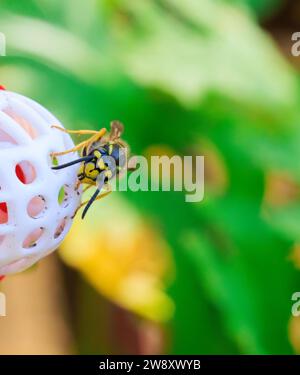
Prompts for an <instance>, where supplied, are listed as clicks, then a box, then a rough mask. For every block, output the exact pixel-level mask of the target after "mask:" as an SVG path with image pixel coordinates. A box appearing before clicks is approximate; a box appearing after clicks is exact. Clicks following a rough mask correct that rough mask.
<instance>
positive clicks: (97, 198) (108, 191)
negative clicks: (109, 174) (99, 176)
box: [72, 185, 112, 219]
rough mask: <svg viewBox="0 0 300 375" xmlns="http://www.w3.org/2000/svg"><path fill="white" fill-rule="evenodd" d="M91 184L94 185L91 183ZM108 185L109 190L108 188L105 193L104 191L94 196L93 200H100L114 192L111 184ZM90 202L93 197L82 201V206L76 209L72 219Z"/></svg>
mask: <svg viewBox="0 0 300 375" xmlns="http://www.w3.org/2000/svg"><path fill="white" fill-rule="evenodd" d="M90 186H93V185H90ZM107 187H109V190H107V191H106V192H105V193H103V194H100V195H99V196H98V197H96V198H94V199H93V200H92V202H95V201H98V200H100V199H102V198H104V197H106V196H107V195H109V194H110V193H111V192H112V190H111V187H110V185H107ZM96 191H97V190H96ZM95 193H96V192H95ZM98 194H99V192H98ZM89 202H91V199H88V200H86V201H84V202H82V203H81V204H80V206H79V207H78V208H77V209H76V211H75V213H74V215H73V217H72V219H73V218H74V217H75V216H76V214H77V212H78V211H79V210H80V209H81V208H82V207H84V206H86V205H87V204H88V203H89Z"/></svg>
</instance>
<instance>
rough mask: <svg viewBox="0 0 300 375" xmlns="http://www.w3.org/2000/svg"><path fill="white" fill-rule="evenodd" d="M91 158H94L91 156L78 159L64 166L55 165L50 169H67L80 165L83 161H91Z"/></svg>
mask: <svg viewBox="0 0 300 375" xmlns="http://www.w3.org/2000/svg"><path fill="white" fill-rule="evenodd" d="M93 157H94V156H92V155H89V156H85V157H83V158H79V159H76V160H73V161H70V162H69V163H66V164H61V165H57V166H55V167H52V168H51V169H54V170H56V171H57V170H59V169H63V168H67V167H70V166H71V165H74V164H77V163H81V162H83V161H91V160H92V159H93Z"/></svg>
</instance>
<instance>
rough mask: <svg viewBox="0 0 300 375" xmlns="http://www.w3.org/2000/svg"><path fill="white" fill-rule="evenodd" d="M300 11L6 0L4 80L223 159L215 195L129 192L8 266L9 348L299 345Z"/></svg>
mask: <svg viewBox="0 0 300 375" xmlns="http://www.w3.org/2000/svg"><path fill="white" fill-rule="evenodd" d="M299 21H300V4H298V2H296V1H283V0H185V1H180V0H136V1H130V0H111V1H109V0H85V1H82V0H1V3H0V31H1V32H3V33H5V35H6V38H7V57H1V60H0V82H1V84H4V85H6V86H7V88H8V89H9V90H11V91H16V92H19V93H21V94H23V95H27V96H29V97H31V98H33V99H35V100H37V101H38V102H40V103H41V104H43V105H44V106H45V107H46V108H48V109H49V110H50V111H52V112H53V113H54V114H55V115H56V116H57V117H58V118H59V119H60V120H61V121H62V123H63V124H64V125H65V126H66V127H67V128H69V129H81V128H95V129H99V128H100V127H102V126H108V124H109V122H110V121H111V120H112V119H120V120H121V121H122V122H124V124H125V129H126V131H125V134H124V138H125V139H126V141H128V143H129V144H130V146H131V149H132V152H133V153H134V154H142V155H146V156H150V155H162V154H167V155H174V154H178V155H204V156H205V168H206V170H205V199H204V201H202V202H199V203H185V202H184V193H180V192H124V193H114V194H113V195H112V196H111V197H108V198H107V199H105V201H101V202H99V203H98V204H95V205H94V206H93V209H92V210H91V215H90V218H89V219H88V220H86V222H84V223H81V222H76V223H75V224H74V225H75V227H74V228H76V230H75V232H74V230H73V232H72V234H71V235H70V236H69V237H67V239H66V240H65V242H64V244H63V245H62V248H61V250H60V255H58V254H55V255H52V256H51V257H49V258H47V259H46V260H44V261H42V262H41V264H39V265H38V266H37V267H36V268H35V269H33V270H30V271H28V272H25V273H23V274H21V275H17V276H14V277H10V278H7V279H6V281H4V282H3V289H4V290H5V291H6V293H7V296H8V297H7V298H8V301H9V306H10V310H9V311H8V316H7V317H6V318H3V319H1V321H0V352H1V353H113V354H121V353H130V354H136V353H137V354H140V353H147V354H151V353H176V354H215V353H221V354H229V353H232V354H236V353H240V354H244V353H247V354H248V353H250V354H275V353H278V354H289V353H300V318H293V317H292V315H291V306H292V301H291V296H292V294H293V293H294V292H296V291H299V290H300V272H299V267H300V245H298V244H299V243H300V242H299V239H300V194H299V193H300V190H299V186H300V185H299V184H300V168H299V159H300V109H299V108H300V107H299V99H300V86H299V68H300V57H299V58H296V57H293V56H292V55H291V46H292V41H291V35H292V33H293V32H296V31H299V30H297V25H299ZM92 212H93V213H92ZM74 228H73V229H74ZM83 254H84V255H83ZM297 268H298V269H297ZM10 296H11V297H10Z"/></svg>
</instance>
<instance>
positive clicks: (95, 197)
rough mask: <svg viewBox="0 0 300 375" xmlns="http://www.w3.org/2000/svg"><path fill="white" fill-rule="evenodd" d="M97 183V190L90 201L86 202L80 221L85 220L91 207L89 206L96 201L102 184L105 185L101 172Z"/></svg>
mask: <svg viewBox="0 0 300 375" xmlns="http://www.w3.org/2000/svg"><path fill="white" fill-rule="evenodd" d="M97 183H98V186H97V190H96V191H95V193H94V194H93V195H92V197H91V199H90V200H89V201H88V203H87V205H86V206H85V207H84V210H83V213H82V215H81V218H82V219H84V218H85V215H86V214H87V212H88V210H89V208H90V207H91V205H92V204H93V202H94V201H95V200H96V199H97V197H98V194H99V193H100V191H101V190H102V188H103V185H104V183H105V175H104V173H103V172H102V173H101V174H100V175H99V177H98V181H97Z"/></svg>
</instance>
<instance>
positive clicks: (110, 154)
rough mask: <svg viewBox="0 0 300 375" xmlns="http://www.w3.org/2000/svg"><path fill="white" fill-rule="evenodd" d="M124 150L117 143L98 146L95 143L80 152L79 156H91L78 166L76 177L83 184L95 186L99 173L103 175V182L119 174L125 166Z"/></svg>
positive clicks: (98, 144)
mask: <svg viewBox="0 0 300 375" xmlns="http://www.w3.org/2000/svg"><path fill="white" fill-rule="evenodd" d="M123 155H125V149H124V148H123V147H122V146H121V145H120V144H118V143H117V142H107V143H105V144H100V143H99V142H96V143H95V144H92V145H91V146H90V147H89V148H88V149H87V148H84V149H83V150H82V155H81V156H93V158H92V159H91V160H89V161H84V162H82V163H81V164H80V167H79V170H78V173H77V177H78V179H79V181H80V182H81V183H83V184H89V185H96V181H97V178H98V176H99V175H100V173H104V176H105V182H108V181H109V180H110V179H112V178H113V177H114V176H115V175H117V174H119V172H120V171H121V169H122V168H124V166H125V159H124V157H123Z"/></svg>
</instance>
